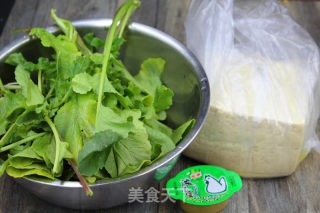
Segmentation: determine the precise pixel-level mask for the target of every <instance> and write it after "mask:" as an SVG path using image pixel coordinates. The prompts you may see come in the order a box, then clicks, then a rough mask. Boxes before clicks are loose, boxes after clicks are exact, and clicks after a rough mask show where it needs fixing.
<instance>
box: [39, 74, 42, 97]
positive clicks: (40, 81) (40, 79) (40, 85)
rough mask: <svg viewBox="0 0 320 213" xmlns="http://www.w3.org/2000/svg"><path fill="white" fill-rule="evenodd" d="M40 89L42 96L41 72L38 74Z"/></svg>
mask: <svg viewBox="0 0 320 213" xmlns="http://www.w3.org/2000/svg"><path fill="white" fill-rule="evenodd" d="M38 88H39V90H40V92H41V94H42V78H41V70H39V72H38Z"/></svg>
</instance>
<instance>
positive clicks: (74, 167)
mask: <svg viewBox="0 0 320 213" xmlns="http://www.w3.org/2000/svg"><path fill="white" fill-rule="evenodd" d="M68 162H69V163H70V165H71V167H72V169H73V171H74V173H76V175H77V177H78V179H79V181H80V183H81V185H82V187H83V189H84V191H85V192H86V194H87V196H90V197H91V196H92V195H93V192H92V190H91V189H90V187H89V185H88V183H87V181H86V180H85V179H84V177H83V176H82V175H81V174H80V173H79V172H78V168H77V164H76V163H75V162H74V160H73V159H68Z"/></svg>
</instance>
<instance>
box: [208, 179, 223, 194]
mask: <svg viewBox="0 0 320 213" xmlns="http://www.w3.org/2000/svg"><path fill="white" fill-rule="evenodd" d="M204 181H205V183H206V185H207V187H206V191H207V192H208V193H210V194H217V193H222V192H225V191H227V181H226V178H225V177H220V178H219V180H218V179H216V178H214V177H212V176H211V175H205V178H204Z"/></svg>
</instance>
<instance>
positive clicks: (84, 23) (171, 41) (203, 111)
mask: <svg viewBox="0 0 320 213" xmlns="http://www.w3.org/2000/svg"><path fill="white" fill-rule="evenodd" d="M111 23H112V19H83V20H77V21H73V22H72V24H73V25H74V26H75V27H76V28H77V27H105V26H106V27H109V26H110V25H111ZM45 29H46V30H47V31H49V32H51V33H56V32H59V28H58V27H57V26H56V25H52V26H49V27H46V28H45ZM129 29H130V30H133V31H137V32H140V33H143V34H146V35H148V36H151V37H154V38H157V39H158V40H160V41H162V42H164V43H166V44H168V45H169V46H170V47H172V48H174V49H175V50H177V52H179V53H180V54H182V55H183V56H184V57H185V58H186V59H187V60H188V61H189V62H190V64H192V66H193V67H194V69H195V71H196V73H197V76H198V79H199V83H200V84H201V96H202V105H201V108H200V111H199V112H200V113H199V116H198V118H197V120H196V123H195V125H194V127H193V128H192V130H191V131H190V133H189V134H188V135H187V137H186V138H184V139H183V140H182V141H181V142H180V143H179V144H178V145H177V147H176V148H175V149H174V150H173V151H171V152H170V153H168V154H167V155H166V156H164V157H163V158H162V159H160V160H159V161H157V162H155V163H153V164H151V165H150V166H147V167H145V168H144V169H141V170H139V171H138V172H135V173H132V174H128V175H124V176H121V177H118V178H110V179H107V180H102V183H96V184H94V185H91V186H90V187H91V188H96V187H99V186H101V185H105V184H116V183H122V182H125V181H130V180H131V179H135V178H139V177H140V176H143V175H145V174H147V173H150V172H152V171H154V170H156V169H158V168H159V167H161V166H163V165H164V164H166V163H168V162H169V161H171V160H173V159H174V158H175V157H177V156H179V155H180V154H181V153H182V151H183V150H184V149H185V148H186V147H187V146H188V145H189V144H190V143H191V142H192V141H193V140H194V139H195V137H196V136H197V134H198V133H199V131H200V129H201V127H202V126H203V124H204V122H205V119H206V117H207V114H208V110H209V103H210V89H209V83H208V80H207V76H206V73H205V71H204V69H203V67H202V65H201V64H200V62H199V61H198V59H197V58H196V57H195V56H194V54H193V53H192V52H191V51H190V50H188V48H187V47H185V46H184V45H183V44H182V43H181V42H180V41H178V40H176V39H175V38H173V37H172V36H170V35H168V34H166V33H164V32H162V31H160V30H158V29H155V28H153V27H150V26H147V25H144V24H140V23H136V22H132V23H131V24H130V25H129ZM30 40H31V38H30V37H29V36H28V35H24V36H22V37H21V38H19V39H16V40H14V41H13V42H11V43H9V44H8V45H7V46H5V47H4V48H2V49H1V50H0V60H1V59H3V58H4V57H6V56H7V55H8V53H10V52H12V51H14V50H15V49H16V48H18V47H19V46H21V45H23V44H26V43H28V42H29V41H30ZM22 179H24V181H30V182H34V183H38V184H43V185H47V186H52V187H66V188H80V187H82V186H81V184H80V183H79V182H78V181H60V180H57V181H53V182H42V181H37V180H32V179H28V178H22Z"/></svg>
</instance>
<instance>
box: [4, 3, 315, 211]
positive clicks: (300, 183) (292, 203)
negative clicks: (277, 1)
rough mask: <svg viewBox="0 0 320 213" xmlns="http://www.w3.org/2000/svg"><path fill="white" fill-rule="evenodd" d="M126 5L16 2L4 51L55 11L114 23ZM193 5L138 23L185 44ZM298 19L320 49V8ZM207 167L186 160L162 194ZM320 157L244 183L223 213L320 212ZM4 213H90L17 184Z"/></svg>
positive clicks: (152, 11)
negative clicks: (184, 174) (182, 176)
mask: <svg viewBox="0 0 320 213" xmlns="http://www.w3.org/2000/svg"><path fill="white" fill-rule="evenodd" d="M123 1H124V0H119V1H117V0H108V1H101V0H91V1H78V0H69V1H64V2H63V3H64V4H62V1H59V0H28V1H23V0H16V3H15V5H14V8H13V9H12V11H11V14H10V16H9V17H8V20H7V23H6V25H5V28H4V31H3V34H2V36H1V37H0V48H2V47H3V46H4V45H5V44H7V43H8V42H10V41H12V40H13V39H14V38H17V37H20V35H13V36H12V35H11V34H10V32H11V31H12V30H14V29H19V28H26V27H35V26H39V27H44V26H48V25H51V24H53V22H52V21H51V19H50V17H49V12H50V9H51V8H56V9H57V12H58V14H59V15H60V16H63V17H64V18H66V19H70V20H77V19H84V18H105V17H108V18H111V17H112V16H113V15H114V13H115V11H116V8H117V7H118V6H119V5H120V4H121V3H122V2H123ZM190 2H191V0H184V1H170V0H142V5H141V8H140V9H139V10H138V11H137V12H136V13H135V14H134V16H133V21H137V22H140V23H143V24H147V25H149V26H154V27H156V28H158V29H160V30H162V31H164V32H166V33H168V34H170V35H172V36H174V37H175V38H177V39H178V40H180V41H182V42H184V41H185V38H184V27H183V21H184V18H185V16H186V13H187V9H188V5H189V4H190ZM285 5H286V6H287V7H288V8H289V10H290V11H291V12H292V14H293V17H294V18H295V19H296V20H297V21H298V23H299V24H301V25H302V26H303V27H304V28H306V29H307V30H308V31H309V32H310V34H311V35H312V36H313V38H314V39H315V41H316V42H317V43H318V44H320V36H319V35H320V32H319V30H320V27H319V20H320V19H319V18H320V17H319V14H320V13H319V10H320V4H319V2H303V3H302V2H291V1H290V2H286V3H285ZM198 164H201V163H199V162H196V161H194V160H191V159H188V158H186V157H183V156H182V157H181V159H180V160H179V161H178V163H177V164H176V165H175V166H174V168H173V170H172V171H171V172H170V173H169V175H168V176H167V177H166V178H165V179H164V180H163V181H161V183H160V186H159V190H160V191H162V190H161V189H162V188H163V187H165V184H166V182H167V180H168V179H169V177H173V176H175V175H176V174H177V173H179V172H180V171H182V170H183V169H185V168H187V167H190V166H194V165H198ZM319 171H320V155H319V154H317V153H315V152H312V153H311V154H310V155H309V156H308V157H307V158H306V159H305V160H304V161H303V162H302V164H301V165H300V166H299V167H298V169H297V171H296V172H295V173H294V174H293V175H291V176H289V177H285V178H276V179H258V180H253V179H244V181H243V188H242V189H241V191H239V192H237V193H236V194H235V195H234V196H233V197H232V198H231V200H230V202H229V205H228V206H227V208H226V209H225V210H224V211H223V213H229V212H230V213H231V212H244V213H245V212H280V213H281V212H293V213H295V212H297V213H298V212H299V213H300V212H302V213H304V212H308V213H309V212H310V213H313V212H314V213H316V212H320V202H319V199H320V198H319V191H320V185H319V184H318V180H319V179H320V172H319ZM0 191H1V193H0V196H1V197H0V198H1V199H0V213H2V212H39V213H40V212H54V213H55V212H62V213H63V212H87V211H77V210H69V209H65V208H60V207H57V206H54V205H52V204H49V203H47V202H45V201H42V200H40V199H39V198H37V197H35V196H34V195H32V194H30V193H29V192H27V191H26V190H24V189H23V188H22V187H21V186H20V185H18V184H17V183H16V182H14V181H13V180H12V179H11V178H8V177H6V176H4V177H3V178H1V179H0ZM90 212H183V211H182V210H181V209H180V208H179V206H178V204H177V203H172V202H170V201H168V202H165V203H160V204H156V203H151V204H146V203H144V204H139V203H133V204H127V205H123V206H120V207H115V208H112V209H108V210H98V211H90Z"/></svg>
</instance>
